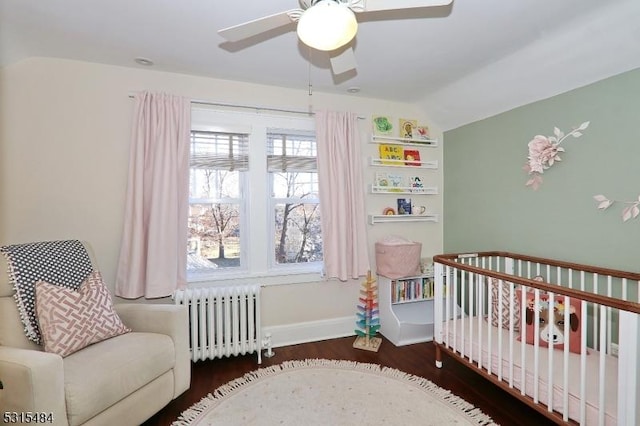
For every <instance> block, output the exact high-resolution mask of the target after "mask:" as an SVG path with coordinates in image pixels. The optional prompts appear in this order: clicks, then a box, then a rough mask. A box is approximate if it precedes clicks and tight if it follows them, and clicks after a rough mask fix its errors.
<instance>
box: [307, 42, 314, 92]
mask: <svg viewBox="0 0 640 426" xmlns="http://www.w3.org/2000/svg"><path fill="white" fill-rule="evenodd" d="M308 49H309V96H313V86H312V85H311V55H312V54H313V52H311V48H310V47H309V48H308Z"/></svg>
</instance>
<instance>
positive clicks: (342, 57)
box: [331, 47, 358, 75]
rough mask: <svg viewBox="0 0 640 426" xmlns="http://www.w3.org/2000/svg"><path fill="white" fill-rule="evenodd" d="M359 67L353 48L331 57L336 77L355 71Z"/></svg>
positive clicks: (332, 68)
mask: <svg viewBox="0 0 640 426" xmlns="http://www.w3.org/2000/svg"><path fill="white" fill-rule="evenodd" d="M357 65H358V64H357V63H356V55H355V54H354V53H353V49H352V48H351V47H349V48H347V49H345V50H343V51H342V52H340V53H339V54H337V55H336V56H332V57H331V70H332V71H333V74H334V75H338V74H342V73H343V72H347V71H350V70H353V69H355V68H356V66H357Z"/></svg>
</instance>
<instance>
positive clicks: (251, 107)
mask: <svg viewBox="0 0 640 426" xmlns="http://www.w3.org/2000/svg"><path fill="white" fill-rule="evenodd" d="M129 97H130V98H131V99H133V98H134V97H135V95H133V94H130V95H129ZM191 103H192V104H198V105H210V106H221V107H227V108H245V109H253V110H256V111H274V112H286V113H289V114H302V115H315V112H313V111H298V110H293V109H282V108H272V107H259V106H251V105H242V104H229V103H223V102H212V101H204V100H200V99H191ZM364 119H365V117H361V116H358V120H364Z"/></svg>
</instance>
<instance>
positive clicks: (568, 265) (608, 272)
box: [433, 251, 640, 314]
mask: <svg viewBox="0 0 640 426" xmlns="http://www.w3.org/2000/svg"><path fill="white" fill-rule="evenodd" d="M476 257H477V258H483V257H501V258H511V259H514V260H523V261H529V262H532V263H540V264H544V265H550V266H553V267H560V268H565V269H570V270H574V271H583V272H588V273H594V274H599V275H602V276H611V277H615V278H621V279H628V280H632V281H636V282H638V283H640V274H639V273H634V272H625V271H619V270H615V269H607V268H600V267H594V266H590V265H582V264H579V263H572V262H564V261H557V260H553V259H546V258H542V257H535V256H527V255H521V254H517V253H511V252H504V251H488V252H478V253H453V254H440V255H436V256H434V257H433V261H434V262H435V263H440V264H442V265H447V266H450V267H452V268H456V269H460V270H464V271H468V272H472V273H475V274H478V275H484V276H488V277H493V278H496V279H499V280H503V281H510V282H512V283H514V284H520V285H523V286H526V287H529V288H537V289H540V290H543V291H547V292H553V293H555V294H562V295H565V296H569V297H574V298H577V299H581V300H585V301H587V302H593V303H597V304H599V305H604V306H608V307H612V308H616V309H620V310H624V311H628V312H633V313H636V314H640V303H638V302H633V301H627V300H622V299H619V298H615V297H609V296H605V295H601V294H595V293H587V292H584V291H580V290H575V289H571V288H568V287H560V286H558V285H555V284H550V283H548V282H544V281H535V280H531V279H528V278H524V277H518V276H515V275H511V274H507V273H504V272H499V271H492V270H488V269H486V268H480V267H476V266H473V265H470V264H466V263H461V262H459V261H458V260H460V259H469V258H476Z"/></svg>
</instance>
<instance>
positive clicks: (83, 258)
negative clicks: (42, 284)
mask: <svg viewBox="0 0 640 426" xmlns="http://www.w3.org/2000/svg"><path fill="white" fill-rule="evenodd" d="M0 253H2V254H3V255H4V256H5V258H6V259H7V263H8V264H9V271H8V273H9V278H10V280H11V282H12V284H13V288H14V289H15V292H16V293H15V296H14V297H15V300H16V304H17V305H18V311H19V312H20V317H21V319H22V322H23V324H24V331H25V334H26V336H27V338H28V339H29V340H31V341H33V342H36V343H37V344H41V340H40V329H39V328H38V320H37V317H36V306H35V299H36V289H35V284H36V283H37V282H38V281H40V280H43V281H46V282H48V283H50V284H55V285H59V286H63V287H67V288H70V289H73V290H77V289H78V288H80V285H81V284H82V283H83V282H84V280H85V278H87V277H88V276H89V274H90V273H91V272H92V271H93V265H92V263H91V258H90V257H89V254H88V253H87V250H86V249H85V247H84V246H83V245H82V243H81V242H80V241H78V240H66V241H43V242H37V243H27V244H16V245H9V246H2V247H0Z"/></svg>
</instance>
